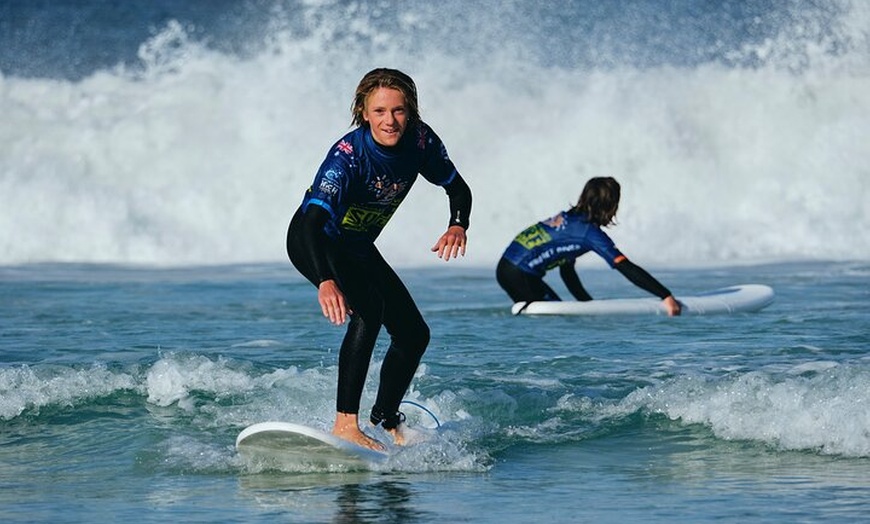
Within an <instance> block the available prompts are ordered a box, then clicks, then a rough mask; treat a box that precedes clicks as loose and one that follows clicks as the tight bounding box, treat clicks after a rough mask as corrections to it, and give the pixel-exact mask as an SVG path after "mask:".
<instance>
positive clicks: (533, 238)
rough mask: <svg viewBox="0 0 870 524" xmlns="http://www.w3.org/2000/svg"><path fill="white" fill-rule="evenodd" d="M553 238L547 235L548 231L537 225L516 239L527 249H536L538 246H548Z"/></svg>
mask: <svg viewBox="0 0 870 524" xmlns="http://www.w3.org/2000/svg"><path fill="white" fill-rule="evenodd" d="M552 239H553V238H552V237H551V236H550V234H549V233H547V230H546V229H544V227H543V226H541V225H540V224H535V225H533V226H530V227H527V228H526V229H524V230H523V231H522V232H520V234H519V235H517V237H516V238H515V239H514V241H515V242H517V243H518V244H520V245H521V246H523V247H524V248H526V249H534V248H535V247H537V246H540V245H542V244H546V243H547V242H549V241H550V240H552Z"/></svg>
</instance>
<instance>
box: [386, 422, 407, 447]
mask: <svg viewBox="0 0 870 524" xmlns="http://www.w3.org/2000/svg"><path fill="white" fill-rule="evenodd" d="M387 433H389V434H390V435H392V436H393V442H395V443H396V445H397V446H404V445H405V433H404V431H402V426H396V427H395V428H393V429H388V430H387Z"/></svg>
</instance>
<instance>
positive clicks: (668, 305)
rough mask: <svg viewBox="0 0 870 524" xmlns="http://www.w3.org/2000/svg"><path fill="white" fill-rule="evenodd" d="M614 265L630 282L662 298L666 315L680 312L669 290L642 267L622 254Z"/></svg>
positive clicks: (677, 303)
mask: <svg viewBox="0 0 870 524" xmlns="http://www.w3.org/2000/svg"><path fill="white" fill-rule="evenodd" d="M614 267H615V268H616V269H617V270H618V271H619V272H620V273H622V275H623V276H624V277H625V278H627V279H628V280H629V281H630V282H631V283H632V284H634V285H635V286H637V287H639V288H641V289H643V290H644V291H647V292H649V293H652V294H653V295H655V296H657V297H659V298H660V299H662V300H663V301H664V305H665V309H667V310H668V315H670V316H674V315H679V314H680V303H679V302H677V300H676V299H675V298H674V296H673V294H672V293H671V292H670V290H669V289H668V288H666V287H665V286H663V285H662V283H661V282H659V281H658V280H656V279H655V278H654V277H653V276H652V275H650V274H649V273H647V272H646V270H644V269H643V268H642V267H640V266H638V265H637V264H634V263H633V262H631V261H630V260H629V259H627V258H625V257H624V256H623V257H622V258H621V259H620V260H618V261H617V262H616V265H615V266H614Z"/></svg>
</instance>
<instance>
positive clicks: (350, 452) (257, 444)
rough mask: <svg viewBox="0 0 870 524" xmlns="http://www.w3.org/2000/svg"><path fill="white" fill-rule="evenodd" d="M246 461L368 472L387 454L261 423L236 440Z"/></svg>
mask: <svg viewBox="0 0 870 524" xmlns="http://www.w3.org/2000/svg"><path fill="white" fill-rule="evenodd" d="M236 449H237V450H238V452H239V454H240V455H241V456H242V457H244V458H245V459H247V460H249V461H252V462H254V463H256V464H257V465H258V466H260V467H263V468H266V469H279V470H283V471H297V472H321V473H322V472H347V471H361V470H366V469H370V468H371V466H372V465H374V464H377V463H379V462H383V461H384V460H386V459H387V458H388V457H389V455H388V454H387V453H386V452H384V451H376V450H373V449H369V448H365V447H362V446H359V445H357V444H354V443H352V442H348V441H347V440H344V439H341V438H338V437H336V436H335V435H332V434H330V433H326V432H323V431H320V430H318V429H315V428H312V427H309V426H304V425H302V424H293V423H291V422H260V423H257V424H254V425H251V426H248V427H247V428H245V429H244V430H242V432H241V433H239V436H238V437H237V438H236Z"/></svg>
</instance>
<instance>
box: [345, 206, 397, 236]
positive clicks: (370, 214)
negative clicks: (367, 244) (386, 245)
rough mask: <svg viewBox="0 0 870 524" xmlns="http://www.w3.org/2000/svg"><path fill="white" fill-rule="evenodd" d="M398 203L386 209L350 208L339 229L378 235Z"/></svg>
mask: <svg viewBox="0 0 870 524" xmlns="http://www.w3.org/2000/svg"><path fill="white" fill-rule="evenodd" d="M398 205H399V204H398V203H396V204H395V205H392V206H390V207H389V208H387V209H383V208H373V207H366V206H351V207H349V208H348V210H347V213H345V214H344V217H343V218H342V219H341V227H343V228H344V229H347V230H350V231H360V232H366V231H368V232H373V233H378V232H380V230H382V229H383V228H384V226H386V225H387V222H389V221H390V217H392V216H393V213H394V212H395V211H396V208H397V207H398Z"/></svg>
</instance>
